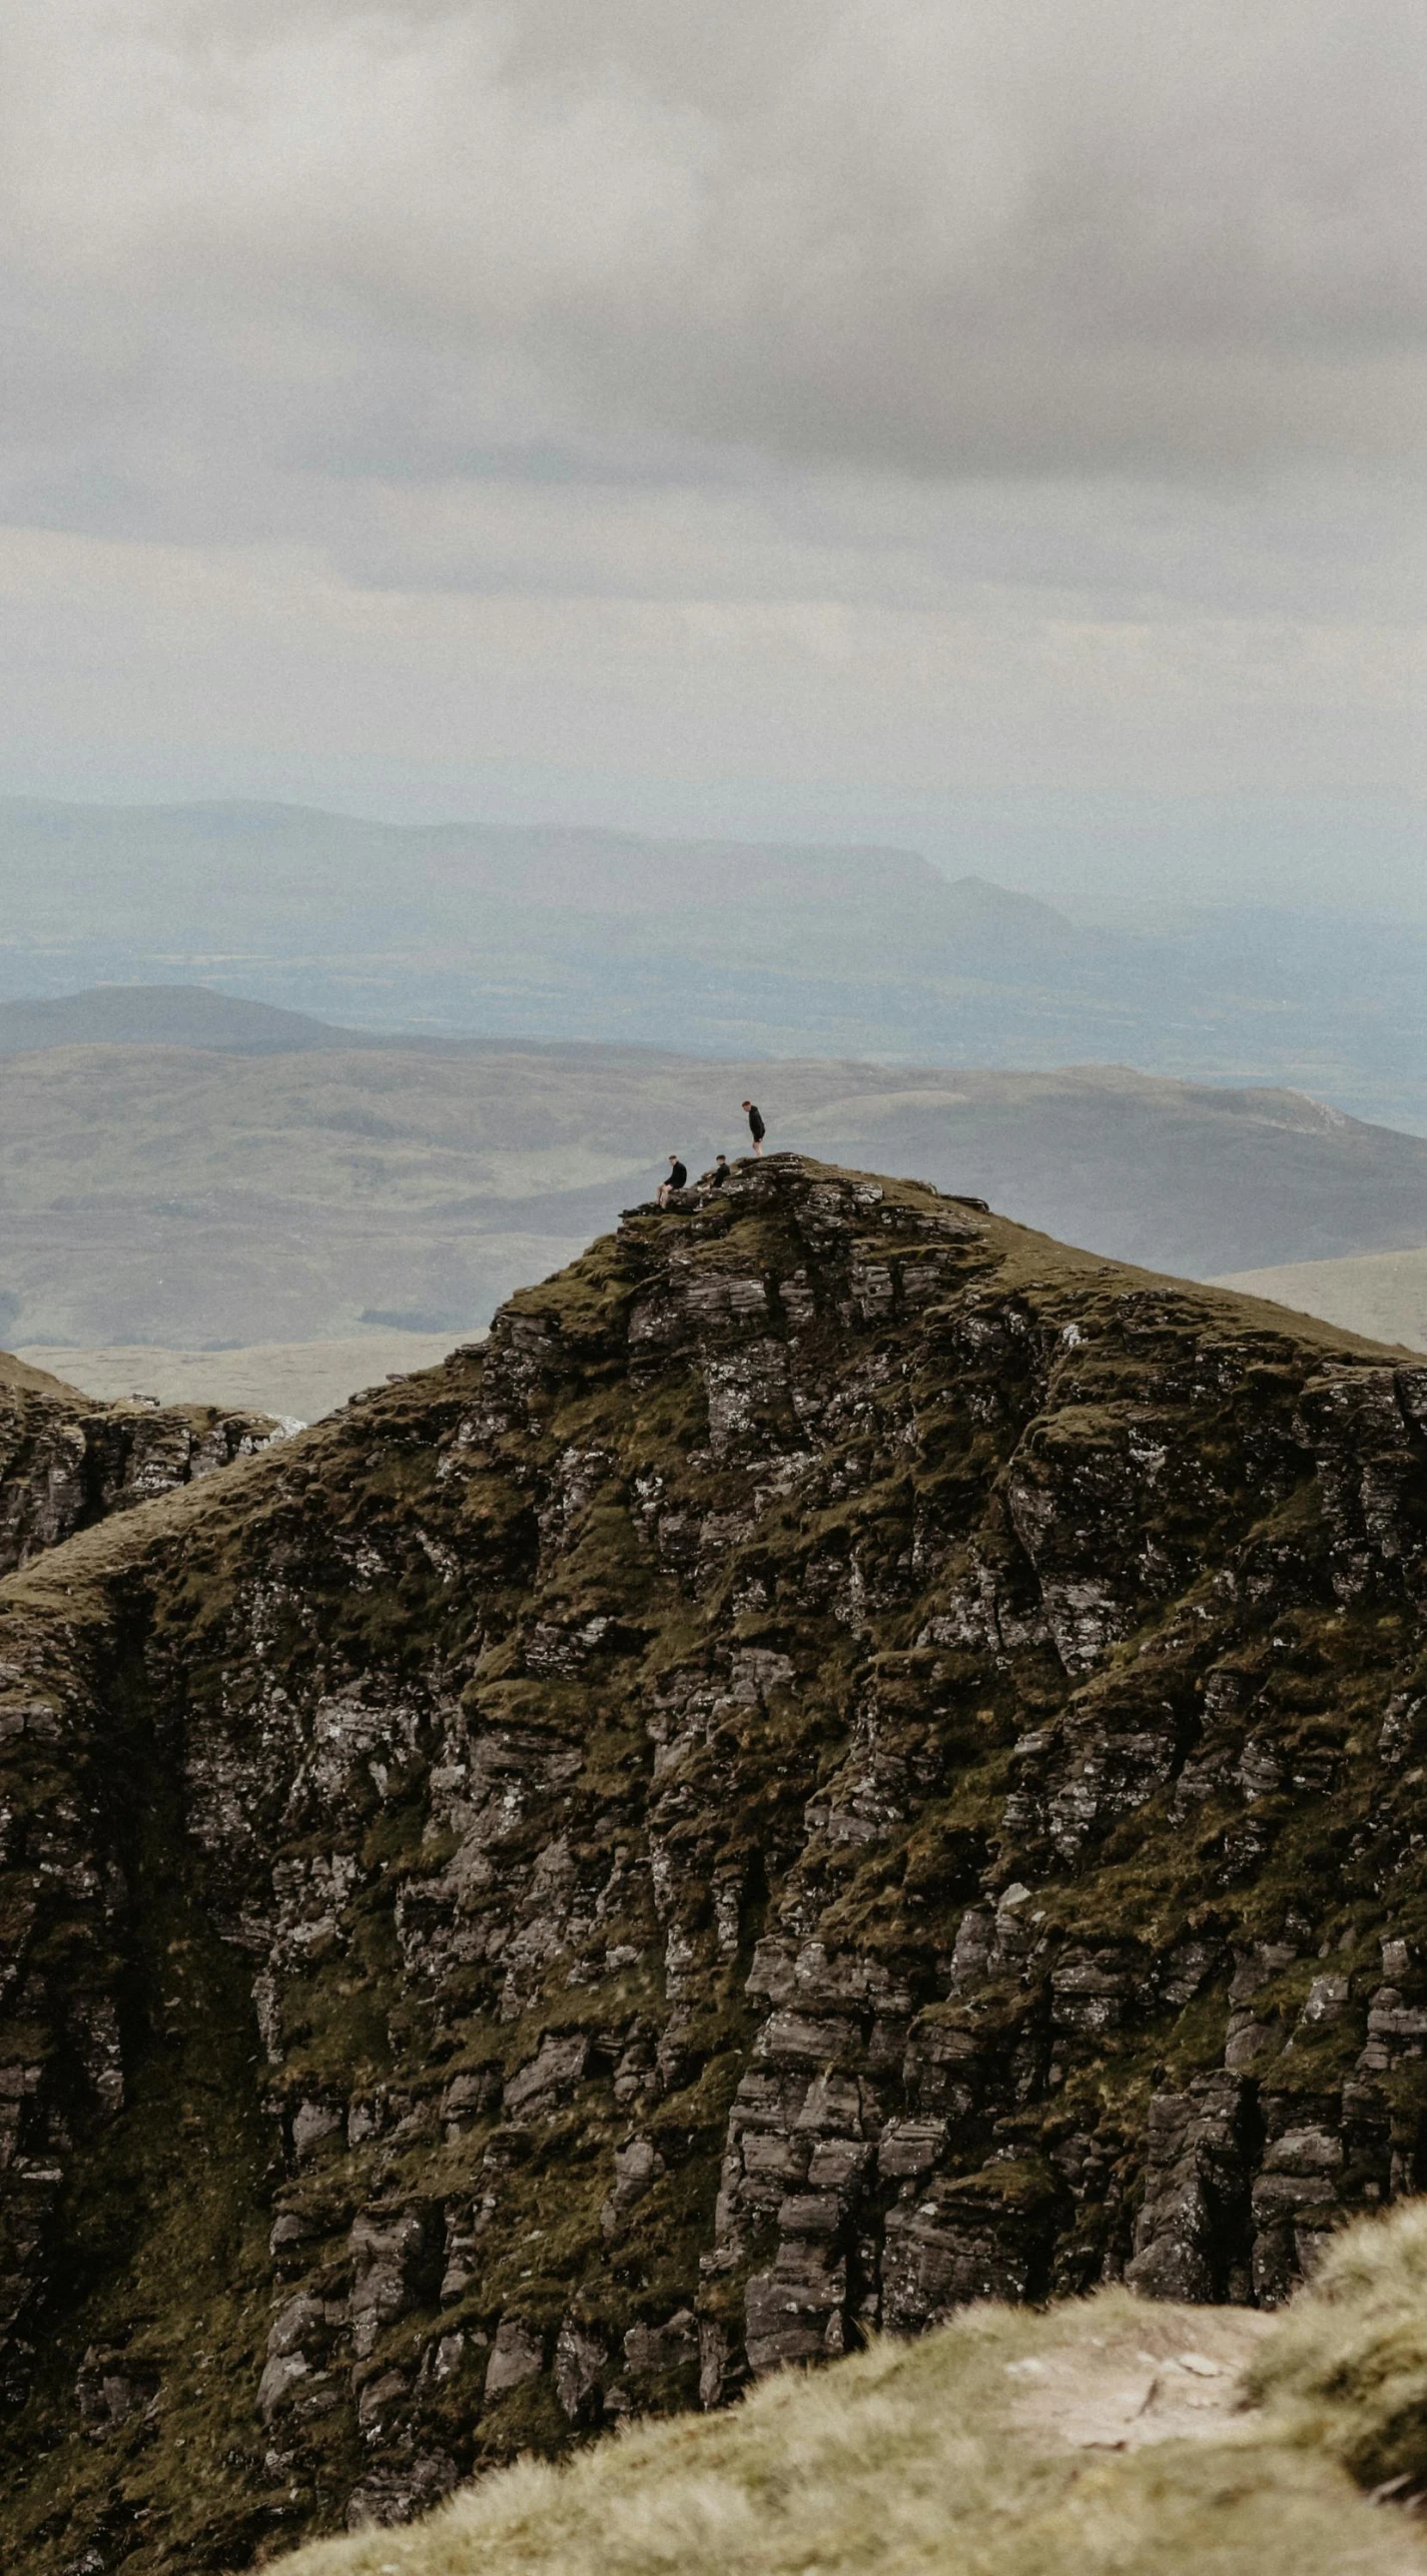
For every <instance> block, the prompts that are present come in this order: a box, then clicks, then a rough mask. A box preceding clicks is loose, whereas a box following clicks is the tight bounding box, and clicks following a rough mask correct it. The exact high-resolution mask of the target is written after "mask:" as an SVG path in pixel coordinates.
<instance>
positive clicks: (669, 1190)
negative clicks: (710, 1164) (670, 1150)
mask: <svg viewBox="0 0 1427 2576" xmlns="http://www.w3.org/2000/svg"><path fill="white" fill-rule="evenodd" d="M688 1185H689V1174H688V1169H687V1167H686V1165H684V1164H683V1163H681V1162H680V1160H679V1157H678V1155H677V1154H671V1155H670V1157H669V1177H668V1179H667V1181H661V1182H660V1184H659V1205H660V1206H661V1207H667V1206H668V1204H669V1201H670V1200H671V1198H672V1197H673V1195H674V1192H675V1191H676V1190H683V1189H687V1188H688Z"/></svg>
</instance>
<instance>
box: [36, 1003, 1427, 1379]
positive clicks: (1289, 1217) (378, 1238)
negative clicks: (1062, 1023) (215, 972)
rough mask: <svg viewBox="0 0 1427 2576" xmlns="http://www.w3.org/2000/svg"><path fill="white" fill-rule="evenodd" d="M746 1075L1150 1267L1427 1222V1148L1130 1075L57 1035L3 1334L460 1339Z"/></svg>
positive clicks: (1424, 1142)
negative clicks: (204, 1045) (379, 1334)
mask: <svg viewBox="0 0 1427 2576" xmlns="http://www.w3.org/2000/svg"><path fill="white" fill-rule="evenodd" d="M750 1087H751V1088H752V1089H753V1091H754V1092H755V1094H756V1096H757V1097H758V1098H759V1099H760V1101H761V1104H762V1106H763V1108H764V1110H765V1112H766V1114H767V1116H768V1118H769V1121H770V1125H771V1130H772V1137H773V1142H774V1143H775V1144H776V1145H779V1146H793V1147H796V1148H798V1149H800V1150H806V1151H810V1152H812V1153H815V1154H818V1155H821V1156H823V1157H825V1158H826V1159H828V1160H830V1161H838V1162H848V1163H854V1164H860V1165H862V1166H864V1167H870V1168H874V1169H881V1170H890V1171H916V1172H922V1173H925V1174H926V1175H927V1177H928V1178H929V1179H930V1180H932V1181H934V1182H936V1183H937V1184H938V1185H939V1186H941V1187H943V1188H948V1189H958V1190H970V1191H972V1192H975V1193H977V1194H979V1195H981V1196H984V1197H987V1198H989V1199H990V1200H991V1201H992V1202H993V1203H994V1204H995V1205H997V1206H998V1207H1001V1208H1004V1209H1005V1210H1006V1211H1007V1212H1008V1213H1009V1214H1010V1215H1012V1216H1015V1217H1018V1218H1020V1219H1022V1220H1023V1221H1024V1222H1026V1223H1029V1224H1032V1225H1035V1226H1037V1227H1040V1228H1043V1229H1045V1230H1046V1231H1048V1232H1050V1233H1053V1234H1055V1235H1058V1236H1061V1237H1068V1238H1069V1239H1070V1240H1071V1241H1075V1242H1090V1243H1094V1244H1096V1245H1097V1246H1098V1247H1099V1248H1100V1249H1102V1250H1103V1251H1105V1252H1107V1253H1110V1254H1113V1255H1115V1256H1117V1257H1118V1258H1121V1259H1126V1260H1133V1261H1142V1262H1146V1263H1148V1264H1150V1265H1151V1266H1153V1267H1156V1268H1162V1269H1174V1270H1177V1271H1180V1272H1184V1273H1188V1274H1190V1275H1194V1276H1202V1275H1204V1274H1205V1273H1206V1272H1213V1271H1219V1270H1228V1269H1231V1268H1232V1269H1239V1268H1243V1267H1245V1266H1246V1265H1248V1264H1250V1263H1259V1264H1262V1263H1267V1262H1279V1261H1285V1260H1290V1259H1305V1258H1311V1257H1315V1256H1319V1255H1329V1254H1332V1255H1337V1254H1340V1253H1351V1252H1356V1251H1359V1250H1362V1249H1364V1248H1367V1247H1377V1246H1383V1245H1392V1244H1410V1243H1414V1242H1420V1241H1423V1240H1427V1139H1423V1138H1420V1137H1412V1136H1400V1135H1395V1134H1393V1133H1392V1132H1391V1131H1390V1130H1388V1129H1385V1128H1378V1127H1369V1126H1364V1125H1360V1124H1358V1123H1357V1122H1355V1121H1353V1120H1350V1119H1345V1118H1342V1117H1339V1116H1337V1115H1335V1114H1333V1113H1331V1112H1329V1111H1326V1110H1322V1109H1319V1108H1317V1107H1316V1106H1315V1105H1314V1104H1313V1103H1312V1102H1311V1101H1308V1100H1304V1099H1302V1098H1299V1097H1296V1096H1295V1095H1293V1094H1289V1093H1283V1092H1273V1091H1259V1092H1243V1091H1228V1090H1219V1089H1208V1088H1205V1087H1202V1086H1194V1085H1190V1084H1183V1083H1176V1082H1171V1081H1165V1080H1153V1079H1150V1078H1148V1077H1145V1076H1141V1075H1137V1074H1133V1073H1129V1072H1126V1071H1124V1070H1123V1069H1119V1070H1117V1069H1113V1068H1111V1069H1106V1068H1103V1067H1102V1068H1098V1069H1097V1068H1093V1067H1092V1068H1089V1069H1085V1068H1082V1069H1080V1070H1078V1071H1070V1072H1065V1073H1055V1074H1001V1073H951V1072H945V1071H942V1072H916V1071H911V1070H907V1069H905V1068H886V1067H878V1066H875V1065H857V1064H829V1063H796V1062H787V1063H778V1064H764V1065H760V1066H759V1067H758V1068H757V1069H756V1072H751V1071H749V1070H748V1069H747V1068H746V1067H739V1066H736V1065H729V1064H725V1063H721V1062H712V1063H711V1062H698V1061H694V1060H691V1059H690V1058H688V1057H680V1056H673V1055H660V1054H658V1053H656V1052H654V1051H653V1050H649V1051H638V1050H634V1049H630V1048H610V1047H606V1048H596V1047H589V1048H579V1047H567V1048H558V1047H554V1048H551V1047H546V1048H540V1047H533V1046H532V1047H514V1046H512V1047H502V1048H497V1047H472V1048H468V1049H458V1050H453V1051H451V1052H448V1053H431V1052H420V1051H414V1050H402V1049H400V1048H391V1049H372V1048H366V1049H354V1050H342V1049H340V1048H335V1049H330V1050H318V1051H315V1052H314V1051H309V1052H300V1053H296V1054H291V1055H261V1056H255V1055H242V1054H238V1055H225V1054H222V1053H220V1052H217V1051H214V1050H200V1049H196V1048H187V1049H185V1048H179V1047H171V1046H170V1047H147V1046H108V1047H79V1048H71V1047H58V1048H52V1049H48V1050H45V1051H43V1052H40V1053H37V1054H32V1055H24V1056H7V1057H3V1058H0V1210H3V1212H4V1216H5V1241H4V1247H3V1254H0V1327H3V1328H4V1330H5V1331H6V1332H7V1334H8V1337H9V1338H10V1340H11V1341H12V1342H19V1343H22V1344H24V1345H26V1346H31V1345H36V1344H45V1345H58V1344H64V1345H68V1346H70V1347H75V1348H81V1349H94V1348H96V1347H99V1346H105V1345H111V1344H115V1343H126V1342H145V1343H152V1344H159V1345H162V1346H166V1347H169V1348H173V1347H179V1348H182V1347H186V1346H196V1345H202V1344H209V1345H215V1344H223V1343H236V1344H244V1345H246V1344H249V1343H252V1342H269V1341H272V1342H288V1341H296V1340H311V1339H325V1338H330V1337H333V1336H337V1335H341V1336H346V1335H350V1334H354V1333H357V1332H361V1331H368V1332H371V1331H381V1330H391V1329H403V1328H404V1329H409V1330H412V1331H416V1332H425V1333H430V1334H445V1335H446V1336H447V1337H448V1338H449V1339H454V1338H456V1337H458V1336H459V1335H460V1334H462V1333H464V1332H466V1331H468V1330H471V1329H473V1328H475V1327H478V1326H479V1325H481V1324H483V1323H484V1322H485V1321H486V1320H487V1319H488V1317H489V1315H490V1312H491V1310H492V1308H493V1307H494V1305H495V1303H496V1302H497V1301H498V1299H499V1298H501V1297H502V1296H504V1295H506V1294H508V1293H509V1292H510V1290H511V1289H513V1288H514V1287H515V1286H516V1285H517V1284H518V1283H519V1282H520V1281H521V1280H523V1279H528V1278H531V1277H533V1276H539V1275H540V1274H542V1273H543V1272H545V1271H547V1270H549V1269H550V1268H552V1267H553V1266H555V1265H556V1264H557V1263H559V1262H561V1261H564V1260H567V1259H569V1258H571V1257H573V1255H574V1254H575V1252H577V1251H578V1250H579V1248H580V1247H581V1246H582V1245H583V1244H584V1243H585V1242H587V1241H588V1240H589V1238H590V1236H591V1235H593V1234H595V1233H597V1232H598V1231H599V1230H600V1229H601V1228H602V1227H604V1226H607V1225H610V1224H612V1223H613V1222H614V1221H615V1218H616V1217H617V1215H618V1212H619V1210H620V1209H621V1207H623V1206H624V1205H626V1204H627V1203H628V1202H629V1201H631V1200H634V1199H640V1198H643V1197H645V1196H646V1195H647V1194H648V1192H649V1189H650V1187H651V1186H652V1183H653V1180H654V1179H655V1178H656V1177H658V1176H659V1175H660V1174H661V1173H662V1171H663V1170H664V1169H665V1168H666V1164H665V1157H666V1156H667V1155H668V1154H669V1153H670V1152H671V1151H675V1150H677V1151H679V1152H681V1153H682V1154H683V1156H684V1158H685V1160H686V1161H687V1163H688V1164H689V1167H690V1169H691V1170H693V1171H698V1170H700V1169H701V1168H702V1167H704V1166H705V1165H707V1164H708V1163H710V1162H711V1161H712V1159H713V1156H714V1153H715V1151H717V1150H719V1149H723V1150H726V1151H729V1152H734V1151H736V1150H737V1149H738V1147H739V1145H740V1143H741V1142H742V1141H743V1136H744V1130H743V1122H742V1117H741V1113H740V1110H739V1102H740V1099H741V1098H742V1097H743V1095H744V1094H745V1092H746V1091H747V1090H749V1088H750ZM299 1409H300V1408H299Z"/></svg>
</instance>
